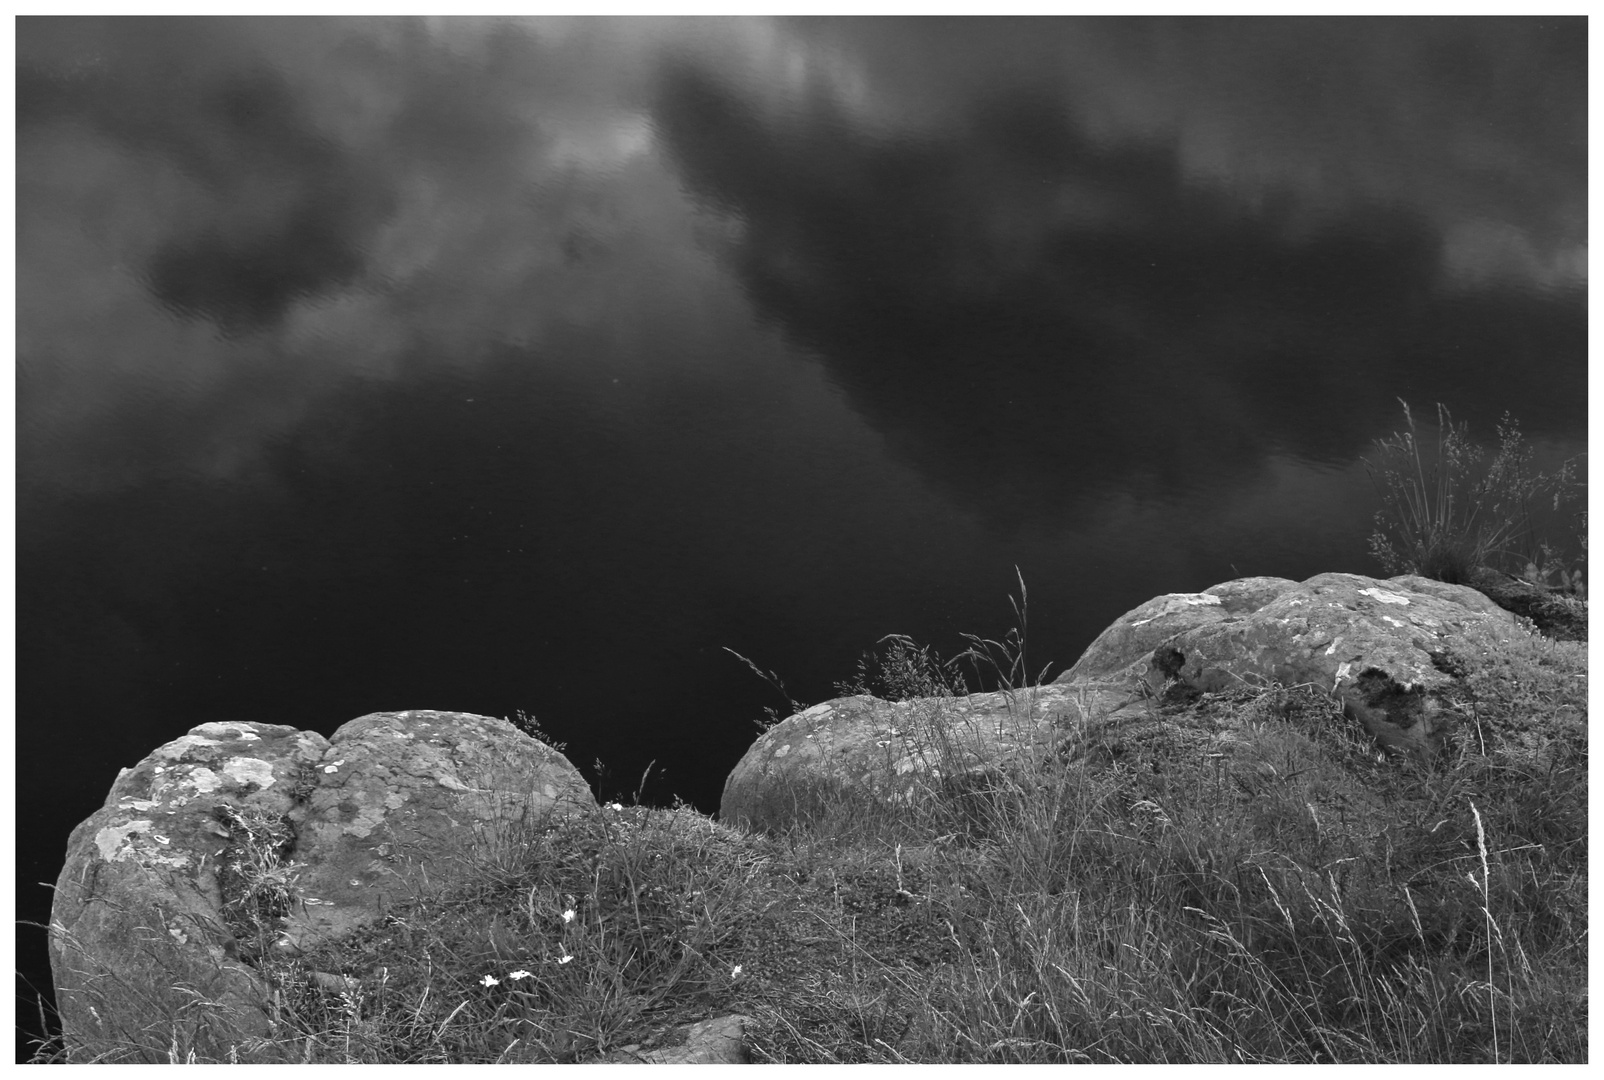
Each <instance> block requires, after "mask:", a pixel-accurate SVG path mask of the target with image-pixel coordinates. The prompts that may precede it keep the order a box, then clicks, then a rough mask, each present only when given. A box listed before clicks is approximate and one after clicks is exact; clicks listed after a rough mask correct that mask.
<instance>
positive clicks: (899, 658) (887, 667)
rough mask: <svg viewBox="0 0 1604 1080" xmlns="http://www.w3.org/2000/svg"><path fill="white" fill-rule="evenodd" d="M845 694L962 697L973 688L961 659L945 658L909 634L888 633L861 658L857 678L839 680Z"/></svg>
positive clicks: (839, 690) (899, 698)
mask: <svg viewBox="0 0 1604 1080" xmlns="http://www.w3.org/2000/svg"><path fill="white" fill-rule="evenodd" d="M835 689H836V692H837V693H839V694H842V695H851V694H872V695H874V696H875V697H878V698H884V699H885V700H886V701H907V700H909V699H910V698H922V697H960V696H962V695H964V694H967V693H968V692H969V688H968V686H967V685H966V684H965V682H964V677H963V673H962V672H961V671H959V670H958V661H957V659H956V658H955V659H952V660H943V659H941V655H940V654H939V653H937V652H936V651H935V650H934V649H932V648H931V647H930V646H929V645H919V644H916V643H915V642H914V640H913V639H912V638H910V637H908V636H907V635H905V634H887V635H886V636H885V637H883V638H881V639H880V640H879V641H877V642H875V647H874V648H873V649H872V650H870V651H869V652H866V653H864V654H863V655H862V656H860V657H859V658H858V670H857V673H856V674H855V675H854V677H853V678H851V679H849V680H843V681H841V682H838V683H836V684H835Z"/></svg>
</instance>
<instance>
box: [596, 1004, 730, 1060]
mask: <svg viewBox="0 0 1604 1080" xmlns="http://www.w3.org/2000/svg"><path fill="white" fill-rule="evenodd" d="M751 1022H752V1021H751V1018H750V1017H746V1016H741V1015H738V1014H736V1015H731V1016H718V1017H714V1018H713V1019H711V1020H703V1021H702V1022H701V1023H699V1024H691V1025H690V1026H689V1027H687V1028H686V1029H685V1030H684V1032H683V1036H684V1042H682V1043H680V1044H678V1045H675V1046H666V1047H663V1048H662V1049H658V1050H646V1049H642V1048H640V1047H634V1048H626V1049H624V1050H620V1051H619V1052H617V1053H615V1054H612V1055H610V1056H609V1057H608V1058H607V1059H606V1061H607V1063H608V1064H646V1065H744V1064H746V1025H747V1024H749V1023H751Z"/></svg>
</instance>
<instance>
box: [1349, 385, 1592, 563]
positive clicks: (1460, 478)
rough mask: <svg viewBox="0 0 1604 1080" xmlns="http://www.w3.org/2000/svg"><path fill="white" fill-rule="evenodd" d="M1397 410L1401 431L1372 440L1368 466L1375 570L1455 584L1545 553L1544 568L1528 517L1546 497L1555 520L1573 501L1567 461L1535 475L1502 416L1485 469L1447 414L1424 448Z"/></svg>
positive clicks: (1440, 409) (1462, 428)
mask: <svg viewBox="0 0 1604 1080" xmlns="http://www.w3.org/2000/svg"><path fill="white" fill-rule="evenodd" d="M1399 403H1400V404H1401V405H1403V410H1404V420H1405V422H1406V424H1407V430H1405V431H1402V432H1394V433H1393V434H1392V435H1391V436H1390V437H1388V438H1385V439H1377V440H1376V456H1375V457H1374V458H1373V459H1372V458H1366V459H1365V468H1366V470H1367V471H1368V472H1369V474H1370V479H1371V482H1372V483H1373V484H1375V486H1376V488H1377V490H1378V492H1379V493H1380V495H1381V501H1382V509H1381V510H1379V511H1377V513H1376V517H1375V521H1376V531H1375V532H1374V533H1372V534H1371V537H1370V552H1371V554H1372V555H1373V556H1374V557H1375V559H1376V561H1377V562H1379V563H1380V564H1381V565H1382V568H1383V569H1384V570H1385V571H1386V572H1387V573H1388V574H1404V573H1411V574H1421V575H1423V576H1425V577H1429V578H1436V579H1437V580H1439V581H1446V582H1450V583H1456V584H1457V583H1464V582H1468V581H1469V580H1470V578H1471V575H1472V573H1473V572H1474V571H1475V570H1477V569H1478V568H1479V567H1482V566H1485V565H1490V564H1491V563H1492V561H1493V560H1494V558H1495V557H1497V558H1504V559H1506V560H1507V559H1513V560H1516V565H1517V566H1520V565H1523V564H1525V563H1529V562H1532V561H1533V559H1534V557H1535V556H1537V555H1538V553H1539V552H1543V553H1544V554H1543V556H1542V557H1543V558H1544V559H1545V565H1546V560H1547V559H1548V554H1547V551H1546V549H1545V548H1544V547H1543V546H1542V545H1541V544H1540V542H1539V541H1538V540H1537V538H1536V537H1535V536H1534V535H1533V529H1532V509H1533V506H1534V504H1537V503H1540V502H1541V501H1543V500H1546V499H1550V498H1551V499H1552V503H1553V509H1554V510H1556V511H1557V510H1559V509H1560V507H1561V506H1562V505H1563V504H1564V503H1566V502H1568V501H1569V500H1571V499H1573V498H1575V497H1576V496H1577V494H1578V493H1579V491H1580V488H1581V484H1580V482H1579V480H1578V479H1577V475H1576V472H1577V470H1576V466H1575V463H1574V461H1567V462H1566V463H1565V464H1564V465H1562V466H1561V467H1560V469H1559V471H1558V472H1555V473H1543V472H1535V471H1533V469H1532V465H1531V462H1532V451H1531V449H1530V447H1528V446H1527V445H1526V444H1525V442H1524V440H1523V438H1522V436H1521V432H1520V426H1519V424H1518V423H1517V422H1516V421H1515V420H1513V419H1512V418H1510V416H1509V414H1508V413H1505V414H1504V418H1503V419H1502V420H1501V421H1500V422H1499V424H1498V451H1497V453H1496V454H1494V455H1493V458H1492V460H1491V461H1490V462H1488V463H1487V465H1486V466H1485V468H1484V467H1483V466H1482V460H1483V458H1484V457H1485V456H1486V455H1485V453H1484V452H1483V450H1482V449H1481V448H1480V447H1479V446H1477V445H1476V444H1475V443H1473V442H1471V440H1470V432H1469V425H1468V424H1463V423H1462V424H1457V425H1456V424H1455V423H1454V422H1453V417H1452V415H1451V414H1450V413H1449V411H1448V408H1447V407H1446V406H1444V405H1442V404H1440V403H1439V404H1438V406H1437V436H1436V440H1435V443H1434V444H1433V445H1430V446H1428V445H1426V440H1423V439H1422V438H1421V437H1420V434H1419V429H1418V427H1417V425H1416V423H1415V418H1414V414H1413V413H1412V412H1411V411H1410V409H1409V403H1408V402H1406V401H1403V400H1402V399H1401V398H1400V399H1399ZM1534 569H1535V567H1534ZM1578 574H1579V571H1578ZM1578 580H1580V578H1579V576H1578Z"/></svg>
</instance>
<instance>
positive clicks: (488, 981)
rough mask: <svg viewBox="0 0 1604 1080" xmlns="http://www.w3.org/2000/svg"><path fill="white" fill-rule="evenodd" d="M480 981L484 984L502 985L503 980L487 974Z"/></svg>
mask: <svg viewBox="0 0 1604 1080" xmlns="http://www.w3.org/2000/svg"><path fill="white" fill-rule="evenodd" d="M479 982H480V984H481V985H483V986H500V985H501V980H500V979H498V978H496V977H495V976H494V975H486V976H485V977H484V978H482V979H480V980H479Z"/></svg>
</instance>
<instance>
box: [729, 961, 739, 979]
mask: <svg viewBox="0 0 1604 1080" xmlns="http://www.w3.org/2000/svg"><path fill="white" fill-rule="evenodd" d="M740 977H741V965H740V964H736V965H735V967H733V968H732V969H730V978H732V979H739V978H740Z"/></svg>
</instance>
